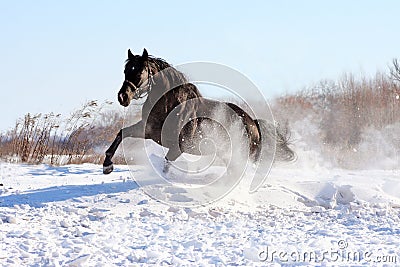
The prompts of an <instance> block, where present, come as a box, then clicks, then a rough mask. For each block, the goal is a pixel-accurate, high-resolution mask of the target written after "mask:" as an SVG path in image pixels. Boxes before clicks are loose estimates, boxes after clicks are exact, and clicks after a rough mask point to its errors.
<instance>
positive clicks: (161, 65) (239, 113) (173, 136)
mask: <svg viewBox="0 0 400 267" xmlns="http://www.w3.org/2000/svg"><path fill="white" fill-rule="evenodd" d="M124 76H125V79H124V81H123V83H122V86H121V89H120V90H119V92H118V94H117V99H118V102H119V103H120V104H121V105H122V106H124V107H128V106H129V105H130V103H131V102H132V101H135V100H138V99H140V98H144V97H146V100H145V102H144V103H143V105H142V110H141V111H142V119H141V120H140V121H139V122H137V123H136V124H133V125H131V126H128V127H125V128H122V129H121V130H120V131H119V132H118V134H117V136H116V137H115V139H114V141H113V142H112V144H111V146H110V147H109V148H108V149H107V150H106V152H105V155H106V156H105V159H104V163H103V173H104V174H109V173H111V172H112V171H113V169H114V167H113V162H112V158H113V156H114V154H115V152H116V150H117V148H118V146H119V145H120V143H121V142H122V140H123V139H124V138H126V137H133V138H142V139H151V140H153V141H154V142H156V143H158V144H159V145H161V146H163V147H165V148H168V152H167V153H166V155H165V162H166V164H167V165H168V163H169V162H172V161H175V160H176V159H177V158H178V157H179V156H181V155H182V153H188V154H193V155H202V154H204V152H205V151H207V149H204V148H202V147H201V144H203V143H205V142H202V141H204V140H205V139H206V138H211V139H213V138H214V139H215V138H216V137H217V136H218V140H216V139H215V142H214V150H213V151H214V152H215V151H216V150H218V151H217V154H219V155H221V154H222V153H223V152H224V151H225V150H226V148H227V147H226V146H223V145H219V144H220V140H226V139H229V138H230V136H229V133H228V132H227V130H226V129H225V128H226V127H225V126H226V125H228V126H229V127H231V126H232V127H233V126H234V125H237V126H238V128H239V129H241V130H240V131H238V134H237V135H238V136H237V138H238V139H239V140H245V141H246V144H247V145H246V146H247V153H248V156H249V157H250V158H251V159H252V160H253V161H254V162H256V161H257V160H259V157H260V154H261V149H262V146H263V145H262V144H263V143H265V142H262V141H263V140H264V141H265V140H267V139H268V138H269V140H273V141H274V142H276V152H275V157H276V158H277V159H280V160H285V161H291V160H293V159H294V158H295V154H294V152H293V151H292V150H291V149H290V148H289V139H288V137H287V135H285V134H284V133H283V132H282V131H280V130H279V129H278V127H276V126H275V125H274V124H273V123H267V122H265V121H262V120H257V119H253V118H252V117H251V116H250V115H249V114H248V113H247V112H245V111H244V110H243V109H242V108H241V107H239V106H238V105H236V104H234V103H229V102H222V101H217V100H211V99H207V98H204V97H203V96H202V94H201V93H200V91H199V90H198V88H197V87H196V86H195V85H194V84H193V83H191V82H189V81H188V79H187V78H186V76H185V75H184V74H183V73H182V72H180V71H178V70H177V69H176V68H174V67H173V66H172V65H171V64H169V63H167V62H166V61H165V60H163V59H161V58H157V57H154V56H151V55H149V54H148V52H147V50H146V49H144V50H143V53H142V54H141V55H140V54H139V55H134V54H133V53H132V52H131V50H130V49H128V59H127V60H126V62H125V68H124ZM221 110H222V111H224V112H223V113H225V114H224V115H222V116H220V121H219V122H218V121H216V120H215V119H213V118H210V117H212V114H215V113H218V114H221ZM171 118H172V119H171ZM221 124H223V127H221ZM263 129H264V130H263ZM207 133H208V134H207ZM263 135H264V136H263ZM215 144H218V145H217V149H216V150H215ZM206 147H207V146H206ZM211 150H212V149H211ZM206 153H207V152H206ZM166 170H168V168H166Z"/></svg>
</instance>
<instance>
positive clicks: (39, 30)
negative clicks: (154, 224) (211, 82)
mask: <svg viewBox="0 0 400 267" xmlns="http://www.w3.org/2000/svg"><path fill="white" fill-rule="evenodd" d="M152 2H156V1H64V2H61V1H41V0H35V1H1V2H0V34H1V39H0V40H1V41H0V58H1V63H0V88H1V94H2V101H1V105H0V114H1V115H0V116H1V117H0V118H1V120H0V131H1V130H5V129H8V128H9V127H12V126H13V125H14V122H15V120H16V119H17V118H19V117H21V116H23V115H24V114H25V113H27V112H31V113H36V112H50V111H54V112H62V113H64V114H65V113H67V114H68V113H69V112H71V111H72V110H73V109H74V108H76V107H79V106H80V105H81V104H82V103H83V102H85V101H86V100H91V99H99V100H105V99H110V100H113V101H114V100H115V98H116V93H117V91H118V90H119V87H120V85H121V83H122V79H123V75H122V73H123V72H122V70H123V64H124V60H125V58H126V52H127V49H128V48H131V49H132V50H133V51H135V52H138V53H139V52H141V51H142V49H143V47H146V48H147V49H148V51H149V53H150V54H153V55H156V56H159V57H162V58H165V59H166V60H167V61H168V62H170V63H172V64H175V65H176V64H179V63H184V62H190V61H211V62H217V63H222V64H226V65H228V66H230V67H233V68H235V69H237V70H239V71H241V72H242V73H244V74H246V75H247V76H248V77H249V78H250V79H252V80H253V81H254V82H255V84H256V85H258V86H259V87H260V88H262V90H263V92H264V93H265V94H266V95H267V96H268V97H273V96H275V95H279V94H281V93H284V92H286V91H289V92H292V91H295V90H298V89H301V88H303V87H305V86H308V85H310V84H312V83H314V82H318V81H319V80H320V79H325V78H330V79H335V78H337V77H339V76H340V75H342V74H343V73H344V72H353V73H356V74H359V73H361V72H362V73H365V74H367V75H369V74H372V73H374V72H375V71H376V70H378V69H379V70H383V71H386V70H387V66H388V64H389V63H390V61H391V60H392V58H394V57H400V48H399V47H400V46H399V44H400V35H399V33H400V26H399V23H398V18H399V15H400V1H394V0H393V1H338V0H336V1H256V2H251V1H240V3H234V1H226V3H222V2H219V1H197V2H195V3H194V2H191V1H181V2H178V1H160V2H159V3H157V4H154V3H152Z"/></svg>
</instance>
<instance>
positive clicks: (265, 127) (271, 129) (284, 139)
mask: <svg viewBox="0 0 400 267" xmlns="http://www.w3.org/2000/svg"><path fill="white" fill-rule="evenodd" d="M254 122H255V123H256V125H257V128H258V132H259V133H260V138H261V142H260V145H259V146H258V147H257V151H256V157H257V160H259V157H260V155H262V153H267V154H271V153H273V149H274V147H273V143H274V141H275V143H276V146H275V149H276V150H275V160H279V161H294V160H296V158H297V157H296V154H295V153H294V151H293V150H292V149H290V148H289V145H290V131H289V129H288V127H287V126H286V127H281V126H280V125H279V124H277V125H275V124H274V123H270V122H267V121H265V120H257V119H256V120H254Z"/></svg>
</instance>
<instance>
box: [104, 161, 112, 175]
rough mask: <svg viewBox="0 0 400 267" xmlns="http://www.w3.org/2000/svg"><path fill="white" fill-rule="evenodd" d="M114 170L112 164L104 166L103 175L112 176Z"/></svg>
mask: <svg viewBox="0 0 400 267" xmlns="http://www.w3.org/2000/svg"><path fill="white" fill-rule="evenodd" d="M113 170H114V165H113V164H112V163H111V165H108V166H104V165H103V173H104V174H110V173H111V172H112V171H113Z"/></svg>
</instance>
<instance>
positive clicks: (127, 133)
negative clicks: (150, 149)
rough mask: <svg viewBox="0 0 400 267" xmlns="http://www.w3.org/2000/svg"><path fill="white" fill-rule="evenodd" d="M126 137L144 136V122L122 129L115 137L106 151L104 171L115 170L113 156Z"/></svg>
mask: <svg viewBox="0 0 400 267" xmlns="http://www.w3.org/2000/svg"><path fill="white" fill-rule="evenodd" d="M125 137H136V138H144V127H143V123H142V122H141V121H140V122H138V123H136V124H134V125H132V126H129V127H126V128H123V129H121V130H120V131H119V132H118V134H117V137H115V139H114V141H113V142H112V144H111V146H110V147H109V148H108V149H107V151H106V158H105V159H104V162H103V173H104V174H109V173H111V172H112V171H113V170H114V165H113V162H112V161H111V159H112V157H113V156H114V154H115V151H117V148H118V146H119V144H121V142H122V139H124V138H125Z"/></svg>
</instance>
